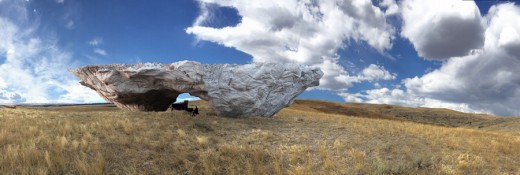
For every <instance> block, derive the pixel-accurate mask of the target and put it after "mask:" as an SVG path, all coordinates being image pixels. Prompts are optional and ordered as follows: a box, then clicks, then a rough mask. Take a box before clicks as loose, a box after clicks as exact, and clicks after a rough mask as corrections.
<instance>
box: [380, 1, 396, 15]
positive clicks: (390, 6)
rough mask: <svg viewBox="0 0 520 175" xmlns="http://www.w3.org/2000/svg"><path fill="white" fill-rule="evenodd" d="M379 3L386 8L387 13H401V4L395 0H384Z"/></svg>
mask: <svg viewBox="0 0 520 175" xmlns="http://www.w3.org/2000/svg"><path fill="white" fill-rule="evenodd" d="M379 5H380V6H382V7H385V8H386V10H385V14H386V15H395V14H397V13H399V6H398V5H397V3H395V0H382V1H381V2H380V3H379Z"/></svg>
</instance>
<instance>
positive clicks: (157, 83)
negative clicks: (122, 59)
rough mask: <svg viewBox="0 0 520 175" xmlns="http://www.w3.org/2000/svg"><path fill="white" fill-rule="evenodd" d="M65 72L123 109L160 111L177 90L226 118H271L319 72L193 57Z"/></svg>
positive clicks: (314, 83)
mask: <svg viewBox="0 0 520 175" xmlns="http://www.w3.org/2000/svg"><path fill="white" fill-rule="evenodd" d="M70 72H72V73H73V74H74V75H76V76H77V77H79V78H80V80H81V81H80V83H81V84H82V85H84V86H87V87H89V88H91V89H93V90H95V91H96V92H98V94H99V95H101V96H102V97H103V98H104V99H105V100H107V101H110V102H112V103H114V104H115V105H117V106H118V107H120V108H122V109H124V110H130V111H164V110H166V109H168V107H169V105H170V104H171V103H173V102H175V100H176V98H177V97H178V95H179V94H181V93H189V94H190V95H192V96H196V97H199V98H201V99H202V100H207V101H209V102H210V105H211V106H212V107H213V109H214V110H215V112H216V113H217V114H218V115H221V116H227V117H247V116H263V117H270V116H273V115H274V114H276V112H278V111H280V110H281V109H283V108H284V107H287V106H289V105H290V104H291V103H292V101H293V99H294V98H296V96H298V95H299V94H300V93H302V92H303V91H304V90H305V89H307V88H308V87H312V86H318V85H319V80H320V78H321V77H322V76H323V72H322V71H321V70H320V69H319V68H315V67H309V66H303V65H297V64H288V63H285V64H282V63H254V64H245V65H232V64H201V63H198V62H194V61H180V62H175V63H172V64H158V63H144V64H112V65H93V66H85V67H80V68H77V69H73V70H70Z"/></svg>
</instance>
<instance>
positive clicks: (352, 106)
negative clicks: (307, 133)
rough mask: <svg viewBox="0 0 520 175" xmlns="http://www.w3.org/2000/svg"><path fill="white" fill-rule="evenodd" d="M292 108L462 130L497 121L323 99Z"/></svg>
mask: <svg viewBox="0 0 520 175" xmlns="http://www.w3.org/2000/svg"><path fill="white" fill-rule="evenodd" d="M291 108H293V109H298V110H305V111H314V112H323V113H328V114H340V115H349V116H356V117H366V118H383V119H390V120H404V121H413V122H418V123H423V124H433V125H441V126H450V127H459V126H472V125H475V124H476V123H485V122H486V121H490V120H494V119H497V118H498V117H496V116H491V115H485V114H470V113H463V112H458V111H453V110H449V109H442V108H423V107H418V108H413V107H402V106H394V105H387V104H368V103H335V102H329V101H321V100H295V102H294V104H293V105H292V106H291Z"/></svg>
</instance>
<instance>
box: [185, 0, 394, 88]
mask: <svg viewBox="0 0 520 175" xmlns="http://www.w3.org/2000/svg"><path fill="white" fill-rule="evenodd" d="M199 2H200V6H201V13H200V15H199V17H198V18H197V19H196V20H195V22H194V24H193V26H192V27H189V28H187V29H186V32H187V33H189V34H193V35H195V36H196V37H197V38H198V39H199V40H207V41H211V42H215V43H218V44H221V45H224V46H226V47H232V48H236V49H237V50H240V51H243V52H245V53H247V54H249V55H251V56H252V57H253V61H254V62H296V63H300V64H307V65H314V66H319V67H320V68H321V69H322V70H323V72H324V74H325V75H324V77H323V78H322V79H321V80H320V88H324V89H329V90H341V89H345V88H348V87H350V86H351V85H352V83H353V82H357V81H359V79H358V77H356V76H350V75H349V73H348V72H347V71H346V70H345V68H344V67H343V66H341V65H340V64H339V58H338V55H337V54H336V52H337V50H338V49H340V48H345V47H348V43H349V42H366V43H367V44H368V45H370V46H371V47H373V48H375V49H376V50H378V51H379V52H381V53H383V52H384V51H385V50H387V49H389V48H391V47H392V40H393V35H394V33H395V32H394V28H393V27H392V26H391V25H389V24H388V23H387V22H386V16H385V14H384V12H382V11H381V9H379V8H378V7H376V6H374V5H373V4H372V2H371V1H370V0H353V1H351V0H348V1H347V0H346V1H310V0H304V1H297V0H287V1H226V0H200V1H199ZM209 4H212V5H216V6H224V7H231V8H235V9H237V11H238V14H239V15H241V17H242V18H241V21H240V23H238V24H237V25H236V26H227V27H223V28H213V27H207V26H204V24H206V23H207V21H208V20H207V19H208V18H211V8H208V6H209ZM266 14H268V15H266Z"/></svg>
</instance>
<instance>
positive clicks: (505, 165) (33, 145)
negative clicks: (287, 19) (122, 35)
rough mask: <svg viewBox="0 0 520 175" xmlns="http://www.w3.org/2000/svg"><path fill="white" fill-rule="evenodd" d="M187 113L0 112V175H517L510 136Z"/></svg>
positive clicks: (304, 117) (329, 118) (370, 122)
mask: <svg viewBox="0 0 520 175" xmlns="http://www.w3.org/2000/svg"><path fill="white" fill-rule="evenodd" d="M197 105H198V106H199V108H200V109H201V110H200V111H201V115H199V116H197V117H190V115H189V114H188V113H185V112H181V111H174V112H138V113H132V112H123V111H119V110H113V109H110V110H100V111H97V110H86V109H85V108H83V107H81V110H74V107H69V108H68V109H63V110H49V109H50V108H44V109H40V108H20V107H18V108H16V109H0V155H2V156H0V172H2V174H519V173H520V170H519V167H520V137H519V136H518V135H514V134H507V133H504V132H502V133H498V132H490V131H483V130H477V129H471V128H450V127H443V126H434V125H426V124H418V123H414V122H409V121H403V120H388V119H379V118H360V117H350V116H345V115H338V114H326V113H323V112H317V111H308V110H301V109H299V108H294V107H293V108H287V109H284V110H282V111H281V112H280V113H279V114H277V115H276V116H274V117H273V118H247V119H235V118H223V117H218V116H216V115H215V114H214V113H213V112H211V110H209V109H208V106H207V105H206V104H205V103H204V102H197ZM91 109H96V108H94V107H92V108H91ZM103 109H104V108H103ZM77 111H80V112H77Z"/></svg>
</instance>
